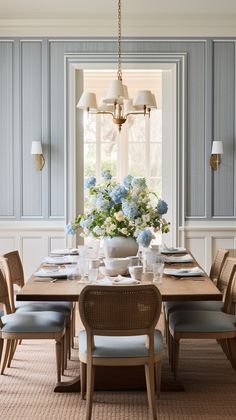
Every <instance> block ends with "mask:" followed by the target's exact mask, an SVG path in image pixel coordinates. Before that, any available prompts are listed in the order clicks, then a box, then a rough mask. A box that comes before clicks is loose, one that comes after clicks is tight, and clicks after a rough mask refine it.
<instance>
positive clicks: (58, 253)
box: [51, 248, 79, 256]
mask: <svg viewBox="0 0 236 420" xmlns="http://www.w3.org/2000/svg"><path fill="white" fill-rule="evenodd" d="M51 255H55V256H63V255H79V251H78V249H77V248H71V249H68V248H65V249H60V248H58V249H53V250H52V251H51Z"/></svg>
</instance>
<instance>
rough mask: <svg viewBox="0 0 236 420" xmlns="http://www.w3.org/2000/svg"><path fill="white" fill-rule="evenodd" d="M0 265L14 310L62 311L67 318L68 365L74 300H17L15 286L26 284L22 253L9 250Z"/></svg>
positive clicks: (13, 348)
mask: <svg viewBox="0 0 236 420" xmlns="http://www.w3.org/2000/svg"><path fill="white" fill-rule="evenodd" d="M0 265H1V267H2V270H3V271H4V273H5V277H6V281H7V285H8V290H9V299H10V305H11V309H12V312H15V311H16V312H17V313H21V312H34V311H36V312H41V311H43V312H44V311H56V312H60V313H62V314H63V315H64V317H65V318H66V320H67V322H66V346H65V357H64V360H65V362H64V366H65V367H66V361H67V357H66V355H67V353H68V355H69V357H70V324H71V313H72V308H73V306H72V302H56V301H47V302H46V301H35V302H31V301H24V302H17V301H15V294H14V286H17V287H19V288H22V287H23V286H24V283H25V281H24V271H23V266H22V263H21V259H20V255H19V253H18V251H12V252H8V253H7V254H4V255H3V256H2V257H0ZM14 350H15V346H13V345H12V346H11V355H12V356H13V354H14ZM11 360H12V357H9V361H8V367H10V363H11Z"/></svg>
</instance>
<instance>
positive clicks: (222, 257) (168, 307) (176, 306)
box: [164, 249, 229, 323]
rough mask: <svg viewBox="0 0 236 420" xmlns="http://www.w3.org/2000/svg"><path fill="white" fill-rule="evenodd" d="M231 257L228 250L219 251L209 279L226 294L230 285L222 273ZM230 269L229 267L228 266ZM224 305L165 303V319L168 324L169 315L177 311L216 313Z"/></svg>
mask: <svg viewBox="0 0 236 420" xmlns="http://www.w3.org/2000/svg"><path fill="white" fill-rule="evenodd" d="M228 255H229V251H228V250H227V249H219V250H218V251H217V253H216V256H215V259H214V261H213V263H212V266H211V269H210V274H209V277H210V279H211V280H212V281H213V282H215V283H216V286H217V288H218V289H219V290H220V291H221V292H222V293H224V291H225V289H226V287H227V284H228V277H227V276H225V275H224V276H223V277H221V276H220V275H221V272H222V269H223V267H224V264H225V261H226V259H227V257H228ZM227 267H228V269H229V266H227ZM223 306H224V303H223V301H222V302H220V301H187V302H186V301H175V302H165V303H164V311H165V318H166V320H167V323H168V317H169V314H170V313H172V312H174V311H177V310H183V311H184V310H188V311H189V310H191V309H192V310H203V311H207V310H209V311H212V310H213V311H215V310H220V309H223Z"/></svg>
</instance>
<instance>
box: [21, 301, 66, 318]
mask: <svg viewBox="0 0 236 420" xmlns="http://www.w3.org/2000/svg"><path fill="white" fill-rule="evenodd" d="M15 307H16V311H17V312H41V311H55V312H62V313H63V314H64V315H68V316H69V315H70V313H71V310H72V307H73V304H72V302H56V301H55V302H54V301H50V302H47V301H42V302H41V301H40V302H37V301H34V302H30V301H22V302H21V301H16V302H15Z"/></svg>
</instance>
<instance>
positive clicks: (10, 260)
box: [0, 251, 24, 312]
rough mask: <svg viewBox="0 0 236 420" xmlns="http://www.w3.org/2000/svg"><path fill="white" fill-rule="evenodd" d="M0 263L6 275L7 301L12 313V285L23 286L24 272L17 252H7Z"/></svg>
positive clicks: (13, 306)
mask: <svg viewBox="0 0 236 420" xmlns="http://www.w3.org/2000/svg"><path fill="white" fill-rule="evenodd" d="M0 263H1V265H2V267H3V270H4V272H5V275H6V281H7V286H8V290H9V299H10V305H11V308H12V311H13V312H14V311H15V301H14V285H16V286H18V287H20V288H22V287H23V286H24V271H23V267H22V263H21V259H20V255H19V252H18V251H12V252H8V253H7V254H4V255H3V256H2V257H1V258H0Z"/></svg>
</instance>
